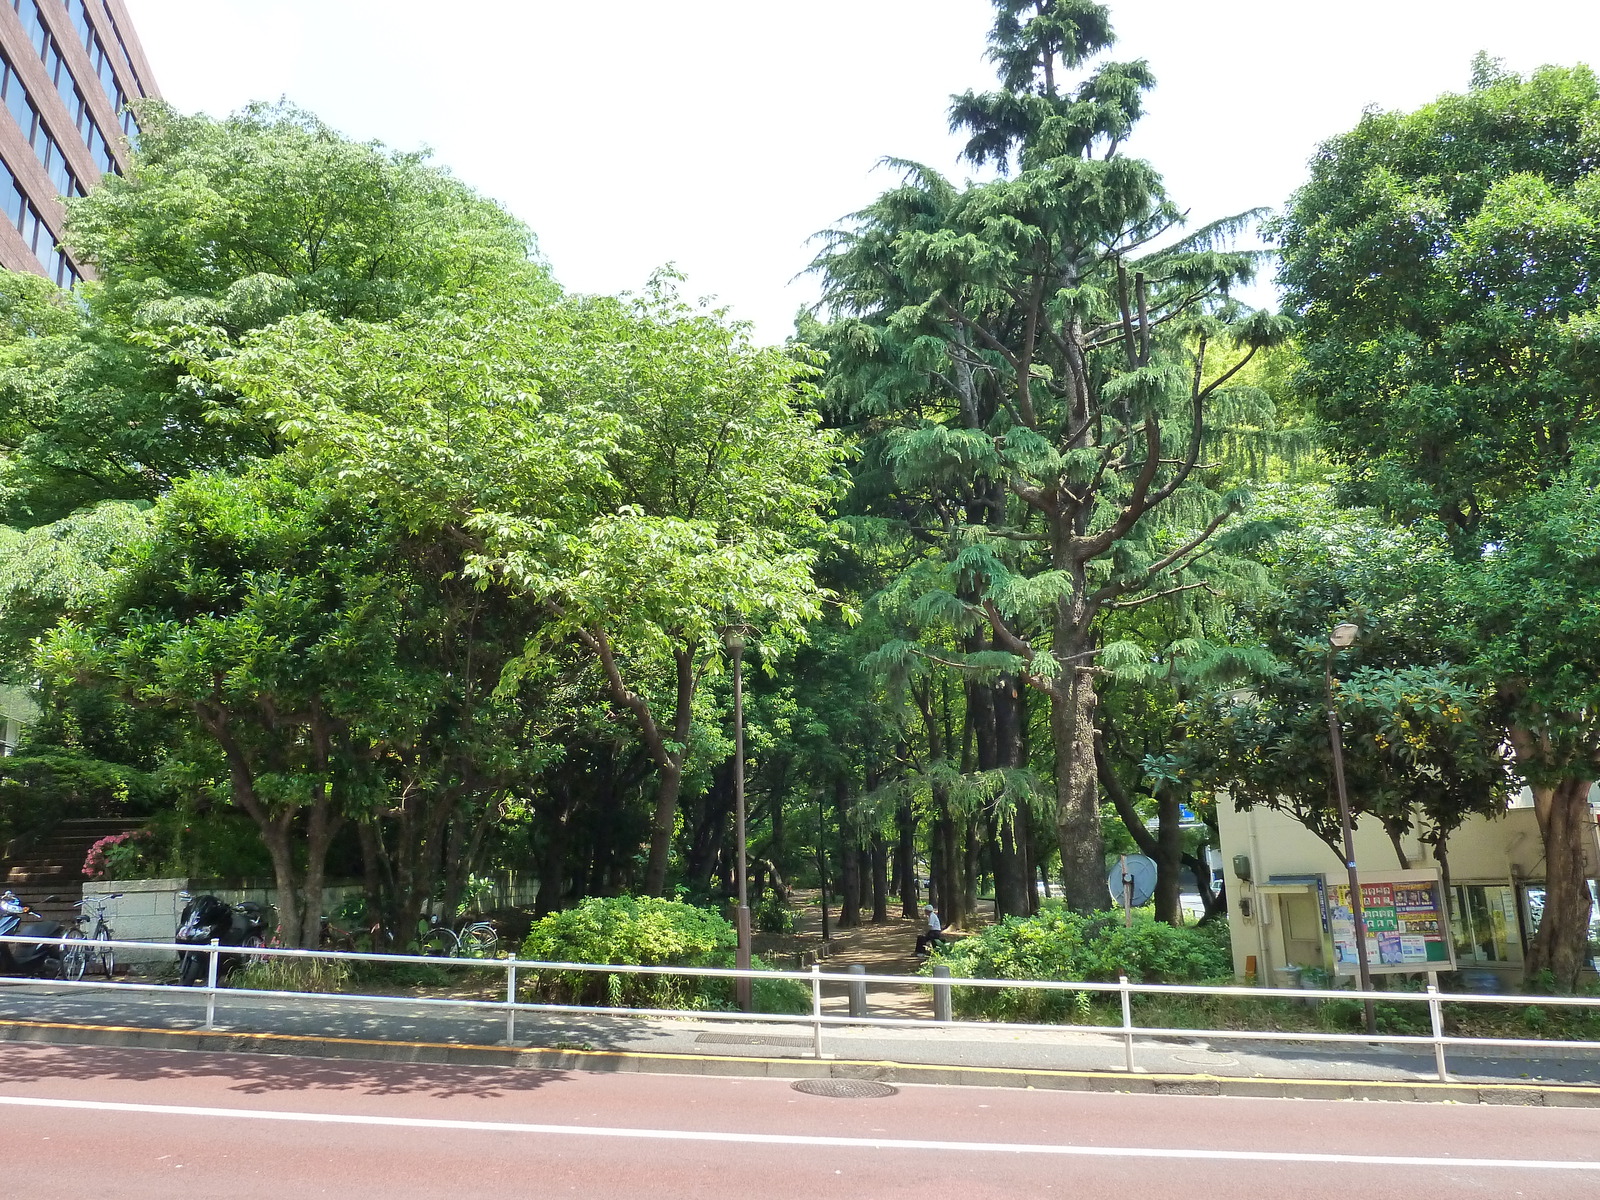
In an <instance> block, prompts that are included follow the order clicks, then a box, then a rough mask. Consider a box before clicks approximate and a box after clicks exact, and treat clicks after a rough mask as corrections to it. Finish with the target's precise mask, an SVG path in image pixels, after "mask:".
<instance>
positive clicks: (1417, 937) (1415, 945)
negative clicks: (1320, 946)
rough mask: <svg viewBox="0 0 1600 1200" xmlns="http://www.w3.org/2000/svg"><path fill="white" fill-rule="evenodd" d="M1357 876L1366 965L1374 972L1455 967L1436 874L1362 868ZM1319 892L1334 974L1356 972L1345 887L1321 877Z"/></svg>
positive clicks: (1351, 917) (1342, 882) (1347, 887)
mask: <svg viewBox="0 0 1600 1200" xmlns="http://www.w3.org/2000/svg"><path fill="white" fill-rule="evenodd" d="M1360 879H1361V907H1362V917H1363V918H1364V920H1365V922H1366V927H1367V964H1368V968H1369V969H1370V970H1371V971H1372V973H1373V974H1375V975H1376V974H1382V973H1391V974H1392V973H1396V972H1401V971H1452V970H1454V969H1455V965H1456V963H1455V946H1454V944H1453V942H1452V940H1451V937H1450V910H1449V908H1448V907H1446V905H1445V898H1444V886H1443V884H1442V883H1441V882H1440V880H1439V875H1438V872H1436V871H1362V872H1361V875H1360ZM1323 894H1324V895H1325V896H1326V897H1327V905H1328V914H1327V916H1328V930H1329V932H1330V933H1331V934H1332V936H1333V969H1334V973H1335V974H1337V975H1355V974H1357V973H1358V972H1359V971H1360V969H1361V968H1360V963H1359V962H1358V960H1357V957H1356V922H1355V914H1354V913H1353V912H1352V911H1351V909H1350V885H1349V883H1348V882H1347V881H1346V880H1344V879H1332V878H1326V877H1325V878H1324V891H1323Z"/></svg>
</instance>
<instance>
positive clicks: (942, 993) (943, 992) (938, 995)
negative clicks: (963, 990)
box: [933, 963, 954, 1021]
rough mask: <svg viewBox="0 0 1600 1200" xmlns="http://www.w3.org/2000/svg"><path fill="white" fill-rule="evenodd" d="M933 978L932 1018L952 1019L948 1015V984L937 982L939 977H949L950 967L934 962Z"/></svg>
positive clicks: (936, 1019)
mask: <svg viewBox="0 0 1600 1200" xmlns="http://www.w3.org/2000/svg"><path fill="white" fill-rule="evenodd" d="M933 978H934V984H933V1019H934V1020H935V1021H949V1020H953V1019H954V1018H952V1017H951V1015H950V1013H951V1008H950V985H949V984H948V983H940V982H939V980H941V979H949V978H950V968H949V967H947V966H945V965H944V964H943V963H934V964H933Z"/></svg>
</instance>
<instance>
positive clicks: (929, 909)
mask: <svg viewBox="0 0 1600 1200" xmlns="http://www.w3.org/2000/svg"><path fill="white" fill-rule="evenodd" d="M922 911H923V912H924V913H925V914H926V915H927V918H928V929H927V932H926V933H923V934H921V935H919V936H918V937H917V949H916V953H917V954H930V953H932V952H933V948H934V947H935V946H937V945H939V944H940V943H941V942H943V941H944V938H943V937H942V936H941V934H942V933H943V932H944V927H943V926H942V925H940V924H939V914H938V912H936V911H935V910H934V907H933V905H931V904H926V905H924V906H923V909H922Z"/></svg>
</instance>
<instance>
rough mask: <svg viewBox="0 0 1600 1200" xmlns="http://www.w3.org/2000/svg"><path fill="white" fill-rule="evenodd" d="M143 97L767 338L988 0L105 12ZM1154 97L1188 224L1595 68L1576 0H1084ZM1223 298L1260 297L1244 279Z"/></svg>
mask: <svg viewBox="0 0 1600 1200" xmlns="http://www.w3.org/2000/svg"><path fill="white" fill-rule="evenodd" d="M126 3H127V5H128V8H129V10H130V11H131V13H132V15H133V18H134V23H135V26H136V27H137V29H138V32H139V36H140V39H141V41H142V42H143V44H144V47H145V52H146V54H147V55H148V57H149V59H150V62H151V65H152V67H153V69H154V71H155V75H156V81H157V86H158V87H159V88H160V90H161V92H162V94H163V95H164V96H165V98H166V99H167V100H168V101H169V102H170V103H172V104H173V105H174V106H176V107H177V108H179V109H183V110H185V111H203V112H207V113H211V114H214V115H217V116H222V115H226V114H227V113H229V112H232V111H234V110H235V109H237V108H239V107H241V106H242V105H244V104H246V103H248V102H250V101H252V100H277V99H279V98H287V99H289V100H291V101H293V102H294V103H296V104H298V105H300V106H301V107H303V108H307V109H310V110H311V111H312V112H315V113H316V114H317V115H318V116H320V117H321V118H322V119H323V120H325V121H326V122H328V123H329V124H330V125H332V126H334V127H335V128H337V129H339V130H341V131H342V132H344V133H346V134H348V135H350V136H352V137H355V138H359V139H362V140H373V139H376V140H379V141H382V142H384V143H386V144H388V145H390V146H394V147H397V148H400V149H405V150H414V149H418V148H422V147H426V148H429V149H431V150H432V152H433V154H434V156H435V161H436V162H437V163H439V164H441V165H443V166H446V167H448V168H449V169H450V170H451V171H453V172H454V173H455V174H456V175H457V176H458V177H459V178H461V179H462V180H464V181H465V182H467V183H468V184H470V185H471V186H473V187H474V188H476V189H478V190H479V191H481V192H483V193H484V194H486V195H488V196H491V197H493V198H494V199H496V200H498V201H499V202H500V203H502V204H503V205H505V207H506V208H507V209H509V210H510V211H511V212H512V213H514V214H516V216H518V217H519V218H521V219H522V220H523V221H525V222H526V223H527V224H528V225H529V226H530V227H531V228H532V229H533V230H534V232H535V234H536V235H537V236H538V239H539V245H540V249H541V252H542V253H543V255H544V256H545V258H546V259H547V260H548V261H549V262H550V264H551V266H552V267H553V269H554V271H555V274H556V277H557V278H558V279H559V280H560V281H561V282H562V284H563V285H565V286H566V287H567V288H569V289H572V290H575V291H580V292H620V291H626V290H630V289H637V288H639V287H641V286H642V285H643V284H644V282H645V281H646V280H647V279H648V277H649V275H650V273H651V272H652V271H653V270H655V269H656V268H657V267H660V266H663V265H666V264H672V265H674V266H675V267H677V269H679V270H680V271H682V272H683V273H684V274H685V275H686V276H687V277H688V284H687V289H688V291H689V294H691V295H693V296H714V297H716V298H717V300H718V302H719V303H721V304H724V305H726V306H727V307H728V308H729V309H730V310H731V311H732V313H733V315H734V316H736V317H739V318H741V319H745V320H748V321H750V322H752V323H753V325H754V329H755V336H756V337H757V338H758V339H759V340H762V341H769V342H776V341H781V340H782V339H783V338H784V337H785V336H787V335H788V333H789V332H790V331H791V329H792V328H793V320H794V315H795V313H796V311H797V310H798V309H800V308H801V307H803V306H806V305H809V304H811V303H813V302H814V301H815V299H816V294H817V285H816V281H815V279H814V278H813V277H811V276H809V275H805V274H804V271H805V268H806V266H807V264H808V263H809V262H810V261H811V259H812V257H813V255H814V254H815V251H816V246H815V245H814V244H813V243H811V242H810V239H811V237H812V235H814V234H815V233H817V232H818V231H819V230H823V229H826V228H828V227H830V226H832V225H834V224H835V223H836V222H838V221H839V220H840V219H841V218H843V217H845V216H846V215H848V214H849V213H851V212H853V211H855V210H857V209H859V208H861V207H862V206H864V205H865V204H867V203H869V202H870V201H871V199H872V198H873V197H874V196H875V195H877V194H878V193H879V192H881V191H883V190H884V189H886V188H887V187H889V186H891V185H892V184H893V183H894V182H895V178H896V177H895V176H894V174H893V173H892V171H891V170H889V169H888V168H885V167H884V166H882V165H881V164H882V160H883V159H885V158H887V157H894V158H908V159H913V160H916V161H918V162H922V163H926V164H928V165H930V166H932V167H934V168H936V169H938V170H940V171H942V172H944V173H946V174H948V175H950V176H952V177H954V178H956V179H961V178H965V177H966V176H967V175H968V171H967V170H966V169H965V168H963V167H962V165H961V164H960V163H959V162H958V160H957V153H958V151H959V143H958V141H957V140H956V139H955V138H953V137H951V136H950V135H949V133H948V132H947V124H946V110H947V108H948V104H949V97H950V95H951V93H953V92H959V91H963V90H965V89H967V88H975V89H986V88H989V87H991V86H992V85H993V82H994V77H993V72H992V68H991V67H990V65H989V64H988V63H987V62H986V61H985V59H984V38H985V35H986V33H987V31H988V27H989V24H990V20H991V13H992V11H993V10H992V8H991V6H990V4H989V3H988V2H987V0H805V2H804V3H777V2H775V0H666V2H663V0H609V2H608V3H605V4H587V3H573V2H572V0H562V2H560V3H557V2H556V0H473V3H471V4H440V3H438V2H437V0H434V2H431V3H422V2H420V0H416V2H414V0H126ZM1110 8H1111V11H1112V17H1113V21H1114V23H1115V26H1116V29H1117V33H1118V37H1119V41H1118V45H1117V47H1116V48H1115V50H1114V51H1113V53H1114V55H1115V57H1118V58H1122V59H1131V58H1143V59H1146V60H1148V61H1149V63H1150V64H1151V67H1152V69H1153V71H1154V73H1155V76H1156V81H1157V86H1156V89H1155V91H1154V92H1153V93H1152V94H1151V95H1150V96H1149V98H1148V114H1149V115H1148V116H1147V117H1146V118H1145V120H1144V122H1143V123H1142V124H1141V126H1140V127H1139V129H1138V131H1137V132H1136V134H1135V136H1134V138H1133V139H1131V140H1130V142H1129V145H1128V151H1129V152H1130V153H1133V154H1137V155H1139V156H1141V157H1144V158H1148V159H1149V160H1150V161H1151V162H1153V163H1154V164H1155V165H1156V166H1157V167H1158V168H1159V169H1160V170H1161V171H1162V173H1163V174H1164V175H1165V177H1166V180H1167V185H1168V188H1169V191H1170V192H1171V194H1172V195H1173V197H1174V198H1175V199H1176V200H1177V202H1178V203H1179V204H1180V205H1181V206H1183V207H1185V208H1186V209H1187V210H1188V211H1189V212H1190V214H1191V220H1192V221H1193V222H1194V223H1196V224H1199V223H1204V222H1206V221H1210V220H1213V219H1215V218H1217V217H1221V216H1226V215H1230V214H1232V213H1237V212H1242V211H1244V210H1247V209H1253V208H1258V207H1268V208H1277V207H1281V206H1282V205H1283V204H1284V203H1285V201H1286V200H1287V199H1288V197H1289V196H1290V195H1291V194H1292V192H1293V191H1294V189H1295V188H1296V187H1297V186H1299V184H1300V183H1301V182H1302V181H1303V180H1304V177H1305V171H1306V162H1307V160H1308V159H1309V158H1310V157H1311V155H1312V154H1313V153H1314V151H1315V150H1316V147H1317V145H1318V144H1319V143H1320V142H1321V141H1323V140H1324V139H1326V138H1328V137H1331V136H1334V135H1336V134H1338V133H1340V132H1342V131H1344V130H1346V129H1348V128H1350V127H1351V126H1352V125H1353V124H1354V123H1355V122H1356V121H1357V120H1359V118H1360V116H1361V113H1362V111H1363V110H1364V109H1366V108H1368V107H1374V106H1375V107H1377V108H1380V109H1406V108H1413V107H1416V106H1417V105H1419V104H1423V103H1425V102H1427V101H1428V100H1430V99H1432V98H1433V97H1435V96H1437V95H1439V94H1440V93H1441V92H1446V91H1459V90H1461V89H1463V88H1465V86H1466V83H1467V79H1468V75H1469V72H1470V64H1471V60H1472V56H1473V55H1474V54H1476V53H1477V52H1478V51H1480V50H1486V51H1488V52H1489V53H1490V54H1491V55H1494V56H1495V57H1497V58H1501V59H1503V60H1504V61H1505V64H1506V66H1508V67H1510V68H1511V69H1513V70H1517V71H1523V72H1526V71H1530V70H1533V69H1534V68H1536V67H1538V66H1540V65H1542V64H1545V63H1561V64H1570V63H1573V62H1590V63H1596V62H1600V3H1595V0H1521V2H1520V3H1519V4H1517V5H1515V6H1509V5H1507V4H1505V3H1504V0H1496V2H1493V3H1490V2H1481V0H1339V2H1338V3H1332V2H1330V0H1209V2H1207V3H1197V2H1196V0H1111V3H1110ZM1250 299H1251V300H1253V301H1254V302H1256V303H1261V304H1273V303H1274V302H1275V299H1274V294H1273V291H1272V289H1271V287H1270V285H1268V284H1263V285H1262V286H1261V287H1259V288H1257V289H1255V291H1254V292H1253V293H1252V294H1251V296H1250Z"/></svg>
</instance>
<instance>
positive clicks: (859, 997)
mask: <svg viewBox="0 0 1600 1200" xmlns="http://www.w3.org/2000/svg"><path fill="white" fill-rule="evenodd" d="M846 970H848V971H849V972H850V974H852V975H859V976H861V981H860V982H859V983H857V982H856V981H855V980H854V979H852V980H851V981H850V983H849V985H848V986H849V988H850V1015H851V1016H852V1017H864V1016H866V1015H867V969H866V967H864V966H862V965H861V964H860V963H851V964H850V965H849V967H847V968H846Z"/></svg>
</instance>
